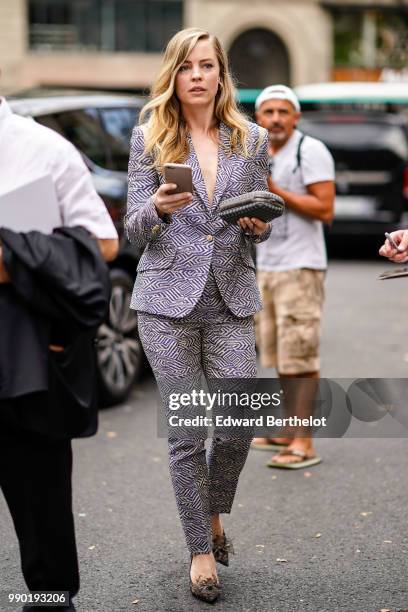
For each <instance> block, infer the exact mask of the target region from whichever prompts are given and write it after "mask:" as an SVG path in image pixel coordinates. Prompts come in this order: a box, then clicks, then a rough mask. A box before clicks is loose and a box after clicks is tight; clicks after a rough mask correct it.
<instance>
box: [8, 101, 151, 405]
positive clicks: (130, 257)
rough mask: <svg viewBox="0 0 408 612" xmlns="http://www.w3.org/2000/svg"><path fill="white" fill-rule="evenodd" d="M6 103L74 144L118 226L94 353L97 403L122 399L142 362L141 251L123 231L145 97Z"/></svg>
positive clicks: (141, 366)
mask: <svg viewBox="0 0 408 612" xmlns="http://www.w3.org/2000/svg"><path fill="white" fill-rule="evenodd" d="M9 103H10V106H11V108H12V110H13V112H15V113H18V114H20V115H23V116H27V117H31V118H33V119H34V120H35V121H37V122H38V123H41V124H42V125H46V126H47V127H49V128H52V129H53V130H55V131H56V132H59V133H60V134H61V135H62V136H64V137H65V138H67V139H68V140H70V141H71V142H72V143H73V144H74V145H75V146H76V148H77V149H78V150H79V151H80V153H81V154H82V157H83V159H84V161H85V163H86V165H87V166H88V168H89V170H90V172H91V174H92V179H93V182H94V185H95V187H96V190H97V192H98V193H99V195H100V196H101V197H102V199H103V200H104V202H105V204H106V207H107V209H108V211H109V213H110V215H111V217H112V219H113V222H114V224H115V227H116V229H117V230H118V233H119V237H120V251H119V255H118V257H117V258H116V259H115V261H113V262H112V263H111V264H110V272H111V280H112V296H111V301H110V308H109V318H108V320H107V321H106V323H105V324H104V325H102V326H101V327H100V329H99V332H98V343H97V357H98V364H99V368H98V371H99V387H100V400H101V403H102V404H105V405H109V404H115V403H118V402H121V401H123V400H124V399H125V398H126V397H127V395H128V393H129V391H130V389H131V387H132V385H133V384H134V382H135V381H136V380H137V379H138V377H139V376H140V374H141V371H142V368H143V362H144V355H143V350H142V347H141V343H140V340H139V337H138V333H137V315H136V312H135V311H134V310H131V309H130V308H129V304H130V298H131V293H132V289H133V284H134V277H135V273H136V265H137V262H138V260H139V257H140V255H141V253H140V252H138V250H137V249H136V248H135V247H134V245H131V244H130V243H129V242H128V240H127V239H126V237H125V236H124V232H123V217H124V212H125V208H126V197H127V165H128V159H129V144H130V136H131V132H132V128H133V127H134V125H135V124H136V123H137V122H138V117H139V112H140V109H141V107H142V106H143V100H142V98H136V97H133V96H122V95H110V94H98V95H94V94H93V95H83V94H80V95H79V94H75V95H61V94H60V95H46V96H44V95H43V96H42V97H35V98H32V97H15V98H11V99H9Z"/></svg>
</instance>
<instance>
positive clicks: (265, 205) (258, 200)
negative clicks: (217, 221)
mask: <svg viewBox="0 0 408 612" xmlns="http://www.w3.org/2000/svg"><path fill="white" fill-rule="evenodd" d="M284 210H285V202H284V200H283V199H282V198H281V197H280V196H278V195H276V193H271V192H270V191H250V192H249V193H243V194H242V195H239V196H234V197H233V198H228V199H227V200H224V201H223V202H222V203H221V204H220V207H219V209H218V214H219V215H220V217H221V218H222V219H223V220H224V221H226V222H227V223H236V222H237V221H238V219H239V218H240V217H256V218H257V219H261V220H262V221H265V222H268V221H272V219H276V218H277V217H280V216H281V215H282V214H283V212H284Z"/></svg>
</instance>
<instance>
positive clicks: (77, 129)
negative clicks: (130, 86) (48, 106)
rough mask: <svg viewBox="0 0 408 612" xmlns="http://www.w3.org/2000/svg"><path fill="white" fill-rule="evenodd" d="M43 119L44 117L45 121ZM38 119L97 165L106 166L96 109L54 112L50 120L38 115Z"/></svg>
mask: <svg viewBox="0 0 408 612" xmlns="http://www.w3.org/2000/svg"><path fill="white" fill-rule="evenodd" d="M44 119H46V122H45V121H44ZM38 120H39V121H40V123H43V124H45V125H48V127H52V129H56V131H59V132H60V133H61V134H63V136H65V138H67V139H68V140H69V141H70V142H72V144H73V145H75V147H76V148H77V149H79V151H80V152H82V153H84V154H85V155H86V156H87V157H88V158H89V159H90V160H91V161H93V162H94V163H95V164H97V165H98V166H101V167H102V168H106V167H107V166H108V155H107V149H106V142H105V138H104V133H103V129H102V125H101V122H100V120H99V114H98V111H97V110H96V109H93V108H89V109H82V110H74V111H66V112H62V113H54V114H53V115H52V121H51V119H50V116H48V118H45V117H40V118H38Z"/></svg>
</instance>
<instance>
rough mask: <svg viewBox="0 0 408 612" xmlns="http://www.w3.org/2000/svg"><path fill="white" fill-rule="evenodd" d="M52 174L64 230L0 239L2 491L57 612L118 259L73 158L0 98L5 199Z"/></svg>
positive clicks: (1, 234)
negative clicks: (109, 263)
mask: <svg viewBox="0 0 408 612" xmlns="http://www.w3.org/2000/svg"><path fill="white" fill-rule="evenodd" d="M46 174H49V175H50V176H51V178H52V180H53V183H54V187H55V191H56V194H57V199H58V203H59V206H60V212H61V217H62V225H63V226H64V227H63V228H62V229H61V230H60V231H57V232H54V233H53V234H52V235H49V236H46V235H44V234H40V233H39V232H29V233H27V234H18V233H15V232H11V231H10V230H6V229H0V241H1V246H0V320H1V323H2V332H1V334H0V486H1V489H2V491H3V494H4V496H5V499H6V502H7V504H8V507H9V509H10V513H11V516H12V518H13V522H14V526H15V529H16V533H17V537H18V541H19V546H20V554H21V564H22V571H23V575H24V578H25V581H26V584H27V587H28V588H29V589H30V591H64V592H68V593H69V601H67V602H66V606H65V607H60V606H58V607H56V608H55V609H56V610H67V611H68V610H70V611H71V610H74V606H73V603H72V598H73V597H74V596H75V595H76V593H77V592H78V589H79V572H78V559H77V550H76V542H75V531H74V520H73V514H72V486H71V472H72V449H71V438H72V437H75V436H80V435H92V433H94V432H95V430H96V404H95V376H94V369H93V368H94V348H93V338H94V336H95V331H96V329H97V327H98V325H99V324H100V323H101V322H102V321H103V319H104V317H105V315H106V309H107V305H108V299H109V279H108V270H107V267H106V264H105V263H104V261H103V258H104V259H106V260H110V259H113V258H114V257H115V256H116V253H117V250H118V240H117V234H116V230H115V228H114V226H113V224H112V222H111V220H110V218H109V215H108V213H107V211H106V208H105V206H104V204H103V202H102V200H101V199H100V198H99V196H98V195H97V194H96V192H95V189H94V187H93V185H92V181H91V178H90V175H89V172H88V171H87V169H86V167H85V164H84V163H83V161H82V159H81V157H80V155H79V154H78V152H77V151H76V150H75V149H74V147H72V145H71V144H70V143H69V142H68V141H66V140H65V139H64V138H62V137H61V136H59V135H58V134H56V133H54V132H52V131H51V130H49V129H48V128H45V127H43V126H40V125H39V124H36V123H35V122H33V121H31V120H28V119H23V118H21V117H17V116H15V115H13V113H11V111H10V109H9V107H8V105H7V103H6V101H5V100H4V99H1V98H0V195H1V194H2V193H5V192H7V191H8V190H9V191H11V190H13V189H16V188H17V187H19V186H20V185H23V184H24V183H27V182H30V181H31V180H33V179H35V178H38V177H41V176H43V175H46ZM37 204H38V203H37V202H35V201H33V202H32V205H33V206H36V205H37ZM95 238H96V239H95ZM102 256H103V257H102ZM24 609H25V610H41V609H43V608H42V607H41V606H30V605H27V606H25V608H24ZM45 609H47V610H50V609H54V608H49V607H47V608H44V610H45Z"/></svg>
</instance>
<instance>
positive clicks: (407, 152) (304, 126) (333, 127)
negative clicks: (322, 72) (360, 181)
mask: <svg viewBox="0 0 408 612" xmlns="http://www.w3.org/2000/svg"><path fill="white" fill-rule="evenodd" d="M299 128H300V129H301V130H302V131H303V132H305V133H306V134H309V135H310V136H313V137H314V138H318V139H319V140H322V141H323V142H324V143H325V144H326V145H327V146H328V147H329V149H330V150H331V151H332V153H333V155H334V156H335V158H336V160H338V159H340V158H343V157H344V156H346V157H348V159H351V157H353V159H354V158H355V163H358V165H361V166H362V167H363V166H367V167H369V166H371V168H372V169H373V170H375V169H377V167H380V166H382V165H386V166H394V165H397V164H400V163H401V162H402V161H403V160H406V159H408V139H407V135H406V132H405V131H404V129H403V128H402V127H400V126H398V125H392V124H390V123H386V122H384V121H381V120H378V121H375V120H369V121H366V120H364V121H358V120H354V121H353V120H352V119H350V120H347V119H345V118H344V119H339V118H336V119H333V121H330V120H329V121H319V120H317V118H316V119H313V120H311V119H309V118H302V120H301V121H300V123H299Z"/></svg>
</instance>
